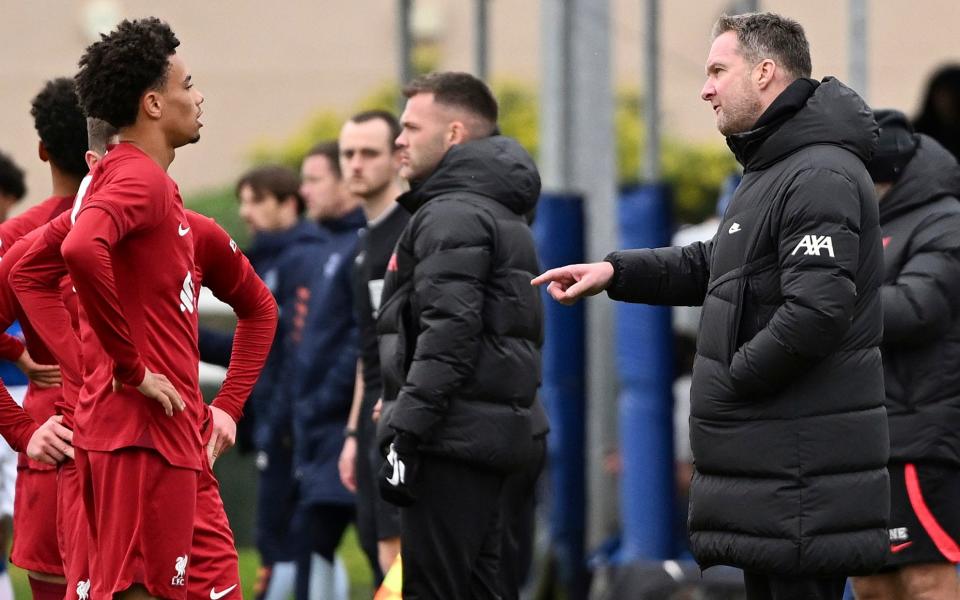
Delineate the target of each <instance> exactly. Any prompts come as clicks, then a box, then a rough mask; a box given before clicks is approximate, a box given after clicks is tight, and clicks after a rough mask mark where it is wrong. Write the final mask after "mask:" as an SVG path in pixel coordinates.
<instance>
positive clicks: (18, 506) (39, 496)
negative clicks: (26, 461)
mask: <svg viewBox="0 0 960 600" xmlns="http://www.w3.org/2000/svg"><path fill="white" fill-rule="evenodd" d="M10 562H12V563H13V564H15V565H17V566H18V567H20V568H21V569H26V570H27V571H34V572H36V573H47V574H50V575H63V561H62V560H61V557H60V545H59V543H58V541H57V472H56V471H55V470H42V471H41V470H38V469H31V468H29V467H27V466H23V461H21V466H18V467H17V485H16V495H15V496H14V500H13V550H11V552H10Z"/></svg>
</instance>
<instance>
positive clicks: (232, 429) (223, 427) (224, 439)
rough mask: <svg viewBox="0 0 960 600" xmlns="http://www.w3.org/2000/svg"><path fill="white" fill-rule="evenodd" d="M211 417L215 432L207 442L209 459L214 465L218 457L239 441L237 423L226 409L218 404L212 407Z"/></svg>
mask: <svg viewBox="0 0 960 600" xmlns="http://www.w3.org/2000/svg"><path fill="white" fill-rule="evenodd" d="M210 418H211V420H212V421H213V433H211V434H210V441H209V442H207V459H208V460H209V461H210V466H211V467H213V463H214V462H216V460H217V457H218V456H220V455H221V454H223V453H224V452H226V451H227V450H229V449H230V448H233V445H234V444H235V443H237V423H236V421H234V420H233V417H231V416H230V415H228V414H227V413H226V411H224V410H223V409H221V408H217V407H216V406H211V407H210Z"/></svg>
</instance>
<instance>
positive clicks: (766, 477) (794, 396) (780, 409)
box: [608, 78, 889, 577]
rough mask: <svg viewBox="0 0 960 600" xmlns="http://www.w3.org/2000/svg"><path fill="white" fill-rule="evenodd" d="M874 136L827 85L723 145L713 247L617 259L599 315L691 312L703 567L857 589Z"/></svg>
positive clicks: (867, 418)
mask: <svg viewBox="0 0 960 600" xmlns="http://www.w3.org/2000/svg"><path fill="white" fill-rule="evenodd" d="M876 137H877V129H876V123H875V121H874V119H873V115H872V113H871V112H870V110H869V108H867V106H866V105H865V104H864V103H863V101H862V100H861V99H860V98H859V96H857V95H856V94H855V93H854V92H853V91H851V90H850V89H848V88H847V87H845V86H843V85H842V84H840V83H839V82H838V81H836V80H834V79H829V78H828V79H826V80H824V81H823V83H818V82H816V81H814V80H811V79H801V80H797V81H795V82H794V83H793V84H791V85H790V86H789V87H788V88H787V89H786V90H785V91H784V92H783V93H782V94H781V95H780V96H779V97H778V98H777V99H776V100H775V101H774V103H773V104H772V105H771V106H770V107H769V108H768V109H767V111H766V112H765V113H764V114H763V116H761V118H760V120H758V122H757V124H756V125H755V127H754V129H753V130H751V131H748V132H745V133H742V134H737V135H734V136H731V137H729V138H728V140H727V141H728V144H729V145H730V147H731V148H732V149H733V151H734V153H735V154H736V155H737V159H738V160H739V161H740V162H741V163H742V164H743V166H744V176H743V181H742V182H741V183H740V186H739V187H738V189H737V191H736V193H735V194H734V196H733V198H732V200H731V203H730V206H729V207H728V208H727V211H726V213H725V214H724V219H723V222H722V223H721V225H720V229H719V231H718V232H717V235H716V236H715V237H714V239H713V240H712V241H710V242H707V243H697V244H693V245H690V246H686V247H684V248H661V249H655V250H633V251H626V252H617V253H614V254H612V255H611V256H610V257H608V260H610V262H612V263H613V265H614V268H615V275H614V280H613V282H612V286H611V288H610V289H609V295H610V297H611V298H613V299H618V300H627V301H632V302H645V303H652V304H654V303H655V304H672V305H698V304H702V305H703V311H702V314H701V321H700V332H699V336H698V339H697V356H696V360H695V363H694V368H693V384H692V388H691V398H690V400H691V415H690V441H691V446H692V448H693V455H694V460H695V463H696V465H695V466H696V468H695V472H694V475H693V482H692V487H691V492H690V515H689V528H690V541H691V549H692V551H693V554H694V556H695V557H696V559H697V561H698V562H699V563H700V564H701V566H704V567H708V566H711V565H716V564H729V565H734V566H737V567H741V568H744V569H748V570H751V571H755V572H760V573H770V574H776V575H780V576H807V577H809V576H815V577H828V576H837V575H849V574H855V573H869V572H871V571H873V570H875V569H877V568H878V567H880V566H882V565H883V563H884V559H885V556H886V552H887V531H886V520H887V515H888V512H889V482H888V478H887V471H886V463H887V457H888V448H889V442H888V437H887V434H888V432H887V419H886V411H885V410H884V407H883V401H882V398H883V371H882V366H881V363H880V350H879V348H878V346H879V344H880V339H881V327H882V312H881V305H880V281H881V277H882V268H883V254H882V247H881V241H880V227H879V222H878V209H877V203H876V199H875V194H874V189H873V184H872V182H871V181H870V177H869V176H868V174H867V171H866V169H865V167H864V165H863V161H865V160H867V159H868V158H869V157H870V155H871V154H872V152H873V148H874V147H875V144H876Z"/></svg>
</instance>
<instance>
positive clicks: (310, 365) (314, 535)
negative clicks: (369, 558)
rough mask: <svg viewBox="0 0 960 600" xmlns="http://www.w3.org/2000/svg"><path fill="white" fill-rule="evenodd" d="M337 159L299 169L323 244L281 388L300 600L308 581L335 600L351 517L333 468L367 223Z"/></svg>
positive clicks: (331, 155) (328, 151)
mask: <svg viewBox="0 0 960 600" xmlns="http://www.w3.org/2000/svg"><path fill="white" fill-rule="evenodd" d="M339 160H340V159H339V150H338V147H337V144H336V142H333V143H324V144H320V145H318V146H316V147H315V148H314V149H312V150H311V151H310V152H309V153H308V154H307V157H306V158H305V159H304V161H303V164H302V166H301V173H302V176H303V182H302V184H301V188H300V189H301V193H302V194H303V198H304V200H305V201H306V204H307V207H308V214H309V215H310V216H311V217H316V218H318V219H319V222H320V229H321V231H322V234H323V244H322V245H321V246H320V247H319V249H318V250H317V252H316V253H315V254H314V256H313V265H314V268H313V275H312V278H311V282H310V288H309V290H308V292H307V294H306V296H305V300H304V302H303V304H302V305H301V306H300V307H298V310H299V311H300V312H299V314H298V318H300V319H302V320H303V339H302V340H300V341H299V342H298V344H297V346H298V348H297V351H296V355H295V361H294V362H292V363H291V364H290V366H291V367H292V369H293V370H292V371H290V372H289V374H288V376H287V377H285V378H284V381H283V385H284V386H287V387H288V389H290V395H291V396H292V397H293V398H294V402H293V426H294V471H295V473H296V477H297V484H298V486H299V490H300V494H299V504H298V507H297V516H296V518H295V523H296V525H295V526H296V527H297V529H298V530H299V531H302V532H304V534H305V535H304V537H303V538H302V541H303V542H304V544H303V545H302V546H301V547H300V548H299V550H298V566H297V594H296V596H297V598H298V599H299V600H306V598H308V597H310V593H309V590H310V585H311V584H310V579H311V577H313V578H314V581H315V584H314V585H316V586H318V587H319V589H320V592H319V594H320V597H322V598H333V597H334V595H335V593H336V592H335V591H334V588H335V578H334V570H333V568H334V553H335V552H336V549H337V546H338V545H339V544H340V540H341V538H342V537H343V532H344V531H346V528H347V526H348V525H350V523H351V522H353V520H354V512H355V507H354V497H353V494H352V493H351V492H350V491H349V490H347V489H346V488H345V487H344V486H343V483H342V482H341V481H340V472H339V469H338V465H337V463H338V461H339V458H340V450H341V448H342V446H343V432H344V429H345V427H346V425H347V420H348V417H349V415H350V406H351V404H352V401H353V386H354V383H355V381H356V369H357V355H358V343H359V332H358V329H357V322H356V319H355V317H354V312H353V291H352V286H351V282H350V274H351V271H352V270H353V261H354V257H355V256H356V252H357V243H358V241H359V230H360V228H361V227H363V226H364V225H366V222H367V221H366V218H365V217H364V215H363V210H362V209H361V208H360V198H359V197H358V196H356V195H353V194H350V193H348V192H347V191H346V189H344V186H343V182H342V180H341V179H340V169H339V164H340V163H339ZM331 178H332V179H331ZM313 555H317V556H318V558H314V556H313ZM311 571H312V572H313V575H310V573H311Z"/></svg>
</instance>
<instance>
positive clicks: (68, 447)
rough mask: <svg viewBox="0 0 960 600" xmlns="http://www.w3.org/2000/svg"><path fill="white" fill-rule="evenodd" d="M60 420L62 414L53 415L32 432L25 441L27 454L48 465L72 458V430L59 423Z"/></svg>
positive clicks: (61, 419)
mask: <svg viewBox="0 0 960 600" xmlns="http://www.w3.org/2000/svg"><path fill="white" fill-rule="evenodd" d="M62 421H63V415H54V416H52V417H50V418H49V419H47V420H46V421H45V422H44V423H43V425H41V426H40V427H39V429H37V430H36V431H35V432H33V435H32V436H30V441H29V442H27V456H29V457H30V458H32V459H33V460H36V461H40V462H42V463H46V464H48V465H56V464H58V463H60V462H61V461H62V460H64V459H65V458H71V459H72V458H73V432H72V431H70V430H69V429H67V428H66V427H64V426H63V425H61V422H62Z"/></svg>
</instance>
